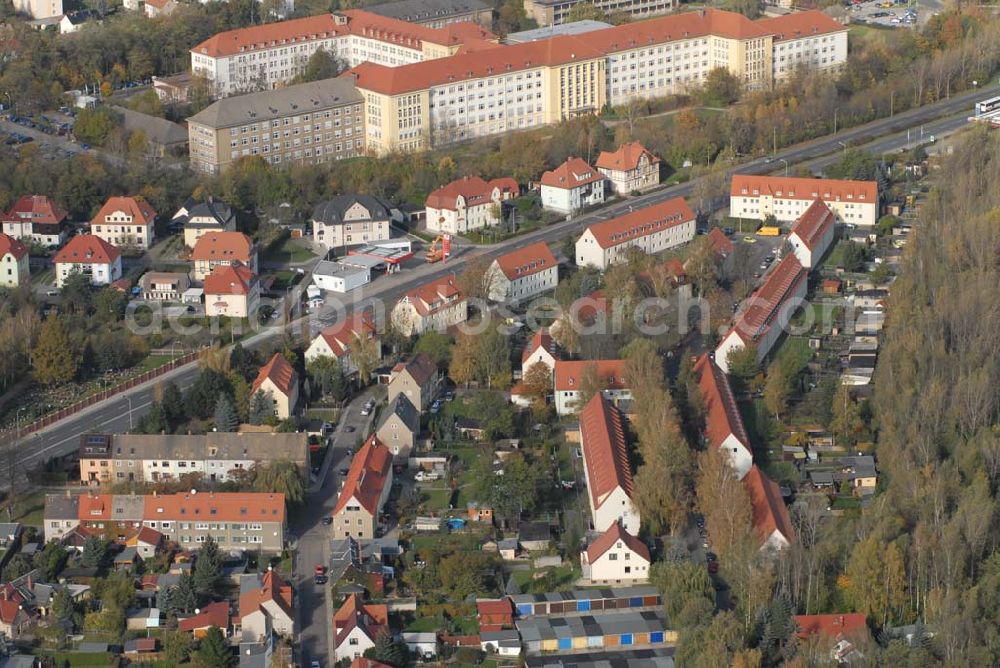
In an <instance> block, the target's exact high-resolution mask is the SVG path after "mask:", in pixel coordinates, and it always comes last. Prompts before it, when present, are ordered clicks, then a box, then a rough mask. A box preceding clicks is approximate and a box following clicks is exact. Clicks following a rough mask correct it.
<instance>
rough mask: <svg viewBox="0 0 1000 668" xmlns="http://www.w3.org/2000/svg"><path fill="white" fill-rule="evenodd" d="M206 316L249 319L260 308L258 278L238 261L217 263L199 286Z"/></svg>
mask: <svg viewBox="0 0 1000 668" xmlns="http://www.w3.org/2000/svg"><path fill="white" fill-rule="evenodd" d="M202 291H203V293H204V296H205V315H206V316H208V317H210V318H211V317H213V316H225V317H227V318H250V317H253V316H254V315H255V314H256V313H257V309H258V307H259V306H260V279H258V278H257V275H256V274H254V273H253V271H251V270H250V269H249V268H248V267H246V266H245V265H243V264H242V263H240V262H234V263H233V264H218V265H216V266H215V267H213V268H212V273H210V274H209V275H208V276H206V277H205V283H204V285H203V287H202Z"/></svg>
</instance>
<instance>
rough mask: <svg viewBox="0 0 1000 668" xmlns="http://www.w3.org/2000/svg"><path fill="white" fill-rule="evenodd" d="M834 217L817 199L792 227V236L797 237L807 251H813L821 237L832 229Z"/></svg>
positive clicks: (821, 201) (828, 208)
mask: <svg viewBox="0 0 1000 668" xmlns="http://www.w3.org/2000/svg"><path fill="white" fill-rule="evenodd" d="M835 222H836V217H835V216H834V215H833V212H832V211H830V207H828V206H827V205H826V204H824V203H823V200H821V199H817V200H816V201H815V202H813V203H812V204H810V205H809V208H808V209H806V210H805V211H804V212H803V213H802V215H801V216H799V219H798V220H796V221H795V224H794V225H792V232H791V233H792V234H794V235H795V236H797V237H798V238H799V239H801V240H802V243H803V244H805V247H806V248H808V249H809V250H815V249H816V244H818V243H819V241H820V239H822V238H823V235H824V234H826V233H827V232H829V231H830V229H831V228H833V225H834V223H835Z"/></svg>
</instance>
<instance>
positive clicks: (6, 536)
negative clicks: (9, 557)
mask: <svg viewBox="0 0 1000 668" xmlns="http://www.w3.org/2000/svg"><path fill="white" fill-rule="evenodd" d="M23 530H24V527H23V526H21V523H20V522H0V550H2V551H4V552H6V551H7V550H12V549H14V548H15V547H17V546H18V545H19V544H20V540H21V533H22V532H23Z"/></svg>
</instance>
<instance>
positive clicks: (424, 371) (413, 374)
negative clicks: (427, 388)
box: [392, 353, 437, 386]
mask: <svg viewBox="0 0 1000 668" xmlns="http://www.w3.org/2000/svg"><path fill="white" fill-rule="evenodd" d="M403 371H405V372H406V373H408V374H410V378H412V379H413V382H415V383H416V384H417V385H420V386H423V385H424V384H425V383H426V382H427V381H428V380H430V379H431V377H432V376H433V375H434V374H435V373H437V365H436V364H434V360H432V359H431V358H430V356H429V355H427V354H426V353H417V354H416V355H414V356H413V359H411V360H409V361H408V362H400V363H398V364H397V365H396V366H394V367H392V373H393V375H395V374H397V373H402V372H403Z"/></svg>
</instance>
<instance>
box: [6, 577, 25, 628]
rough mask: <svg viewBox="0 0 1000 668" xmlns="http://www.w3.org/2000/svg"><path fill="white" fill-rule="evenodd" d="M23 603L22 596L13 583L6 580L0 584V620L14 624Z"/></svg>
mask: <svg viewBox="0 0 1000 668" xmlns="http://www.w3.org/2000/svg"><path fill="white" fill-rule="evenodd" d="M23 604H24V596H22V595H21V592H19V591H18V590H17V588H16V587H14V585H12V584H10V583H9V582H8V583H5V584H4V585H2V586H0V621H3V622H4V623H5V624H14V623H15V622H16V621H17V615H18V613H20V612H21V606H22V605H23Z"/></svg>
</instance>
